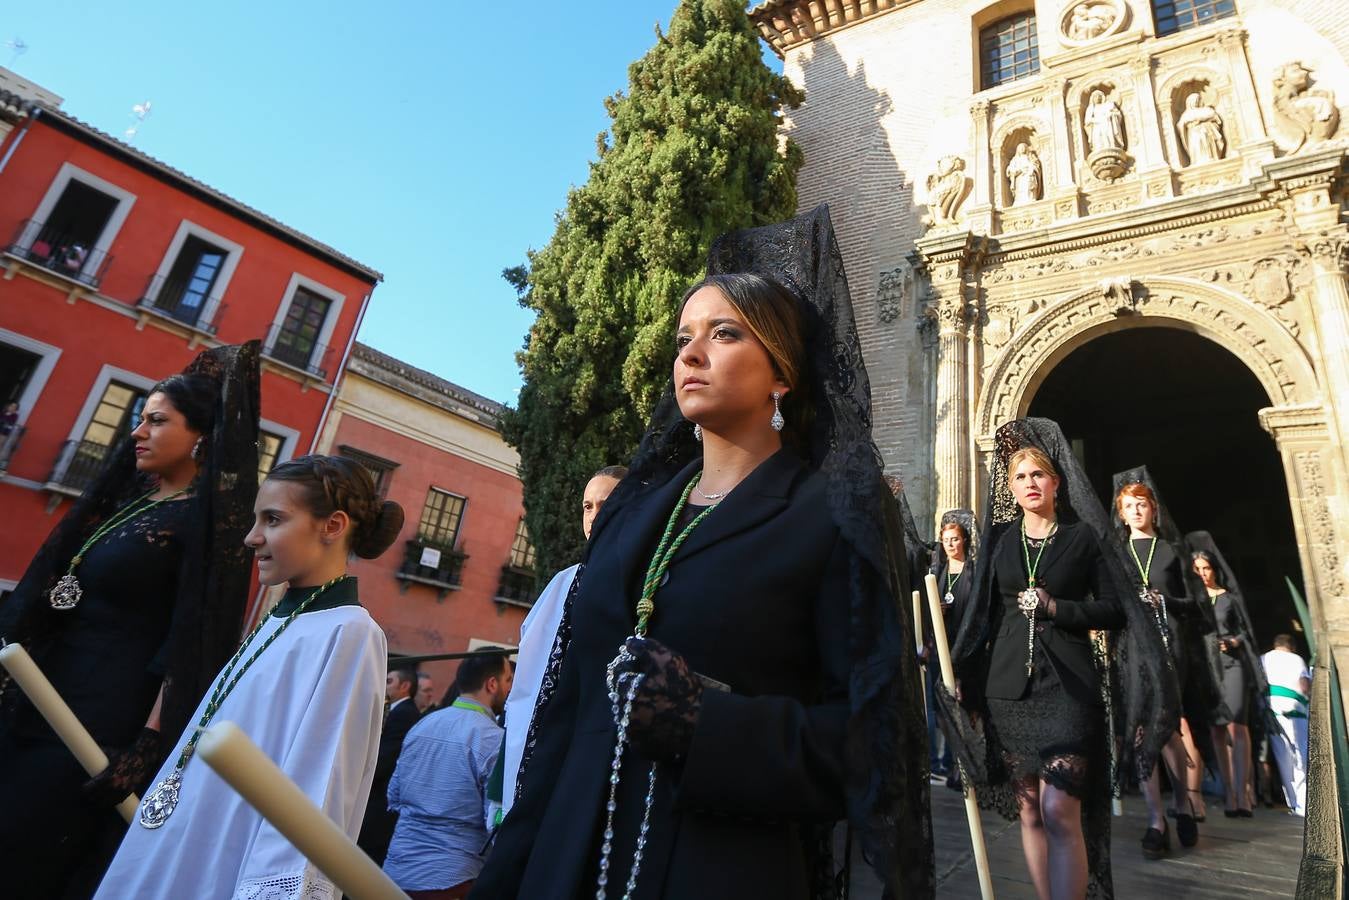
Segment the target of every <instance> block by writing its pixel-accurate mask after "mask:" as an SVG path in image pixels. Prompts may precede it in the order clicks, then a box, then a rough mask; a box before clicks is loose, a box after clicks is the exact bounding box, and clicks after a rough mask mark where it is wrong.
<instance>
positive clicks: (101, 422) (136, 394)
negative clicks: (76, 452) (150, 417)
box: [82, 381, 146, 448]
mask: <svg viewBox="0 0 1349 900" xmlns="http://www.w3.org/2000/svg"><path fill="white" fill-rule="evenodd" d="M145 398H146V392H145V391H143V390H141V389H140V388H133V387H129V386H127V385H125V384H121V383H119V382H116V381H110V382H108V386H107V387H105V388H104V389H103V396H102V397H100V398H99V399H98V406H97V407H95V408H94V415H93V418H91V419H90V420H89V424H88V425H87V426H85V429H84V437H83V438H82V441H83V442H84V443H85V444H90V445H97V446H99V447H105V448H106V447H112V446H113V445H115V444H116V443H117V442H118V441H120V440H121V439H122V438H124V437H126V436H127V435H128V434H130V433H131V431H132V429H134V428H135V427H136V423H137V422H138V421H139V419H140V414H141V410H142V409H144V408H145Z"/></svg>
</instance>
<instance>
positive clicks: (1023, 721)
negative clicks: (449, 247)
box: [985, 521, 1124, 797]
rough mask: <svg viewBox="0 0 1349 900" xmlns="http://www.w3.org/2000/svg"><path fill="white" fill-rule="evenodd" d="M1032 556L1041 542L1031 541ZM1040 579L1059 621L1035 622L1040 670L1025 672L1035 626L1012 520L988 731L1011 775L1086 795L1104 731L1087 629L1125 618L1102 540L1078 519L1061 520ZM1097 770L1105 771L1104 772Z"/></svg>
mask: <svg viewBox="0 0 1349 900" xmlns="http://www.w3.org/2000/svg"><path fill="white" fill-rule="evenodd" d="M1027 543H1028V545H1029V548H1030V556H1031V558H1032V560H1033V559H1035V557H1036V554H1037V553H1039V552H1040V550H1041V547H1042V545H1043V542H1041V541H1035V540H1029V539H1028V541H1027ZM1043 549H1044V555H1043V556H1042V557H1041V558H1040V562H1039V565H1038V567H1037V571H1036V583H1037V584H1038V585H1039V586H1040V587H1043V588H1044V589H1045V590H1046V591H1048V592H1049V595H1050V596H1051V597H1053V598H1054V599H1055V601H1056V603H1057V609H1056V614H1055V618H1054V619H1052V620H1050V621H1043V620H1040V619H1038V618H1037V621H1036V623H1035V632H1034V655H1033V670H1032V673H1031V674H1030V675H1029V676H1027V674H1026V656H1027V652H1028V650H1027V643H1028V641H1027V636H1028V629H1029V627H1030V622H1029V620H1028V619H1027V617H1026V616H1025V615H1024V614H1023V613H1022V612H1021V611H1020V609H1019V608H1018V606H1017V595H1018V594H1019V593H1020V592H1021V591H1023V590H1025V589H1026V585H1027V582H1028V571H1027V566H1026V562H1025V553H1024V551H1023V549H1022V546H1021V531H1020V522H1019V521H1016V522H1012V523H1009V526H1008V527H1007V528H1006V529H1005V530H1004V531H1003V532H1002V534H1001V536H1000V537H999V539H998V541H997V544H996V546H995V547H994V548H993V550H992V552H993V553H994V562H993V566H994V570H993V592H994V597H995V598H996V600H1000V601H1001V602H996V601H995V603H994V604H993V606H992V611H993V615H994V617H995V621H994V622H993V623H992V625H991V629H990V633H991V634H992V635H993V642H992V646H991V648H990V660H989V672H988V679H987V682H986V684H985V696H986V698H987V702H988V711H989V718H990V721H989V729H990V731H991V733H992V736H993V737H994V739H995V741H996V743H997V745H998V746H1000V748H1001V751H1002V754H1003V760H1004V763H1005V765H1006V766H1007V770H1008V771H1007V774H1008V776H1009V777H1011V778H1012V779H1018V780H1019V779H1023V778H1027V777H1031V776H1038V777H1039V778H1040V779H1041V780H1043V781H1045V782H1046V783H1048V784H1050V785H1053V786H1054V787H1056V788H1059V789H1060V790H1064V791H1066V792H1068V793H1070V794H1072V795H1074V796H1077V797H1082V796H1084V795H1085V793H1086V792H1087V791H1088V790H1089V784H1088V779H1089V778H1090V777H1091V774H1092V773H1090V772H1089V771H1088V767H1087V760H1088V758H1090V757H1092V756H1095V755H1096V753H1095V752H1094V746H1093V745H1095V744H1099V743H1100V741H1101V739H1102V735H1103V731H1104V727H1105V710H1104V708H1103V703H1102V698H1101V686H1100V681H1099V677H1098V675H1097V671H1096V664H1095V662H1094V661H1093V658H1092V650H1091V643H1090V638H1089V636H1088V632H1089V631H1090V630H1092V629H1111V628H1119V627H1121V626H1122V625H1123V624H1124V613H1123V611H1122V610H1121V607H1120V600H1119V597H1118V595H1117V594H1116V591H1115V588H1114V584H1113V582H1112V581H1111V579H1110V578H1109V576H1108V575H1107V574H1106V571H1105V560H1104V556H1103V554H1102V552H1101V546H1100V543H1099V542H1098V541H1097V539H1096V536H1095V535H1094V534H1093V533H1092V532H1091V530H1090V529H1089V528H1088V527H1087V526H1086V525H1083V524H1081V523H1077V522H1073V523H1068V522H1064V523H1061V524H1060V526H1059V529H1058V531H1057V532H1056V533H1054V534H1053V535H1052V536H1050V537H1049V539H1048V546H1045V547H1043ZM1097 774H1099V773H1097Z"/></svg>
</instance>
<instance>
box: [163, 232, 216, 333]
mask: <svg viewBox="0 0 1349 900" xmlns="http://www.w3.org/2000/svg"><path fill="white" fill-rule="evenodd" d="M228 256H229V254H228V253H226V252H225V251H224V250H221V249H220V248H219V247H216V246H214V245H212V244H209V243H207V242H206V241H203V240H202V239H201V238H199V237H196V236H195V235H194V236H192V237H189V238H188V239H187V240H186V241H184V242H183V249H181V250H180V251H178V258H177V259H176V260H174V263H173V268H172V269H170V270H169V277H168V279H167V280H166V281H165V282H164V284H163V285H161V286H160V288H159V294H158V296H157V297H156V298H155V307H156V308H158V309H162V310H164V311H165V312H166V313H168V314H169V315H171V316H173V317H174V318H175V319H178V320H179V321H182V322H186V323H187V324H189V325H195V324H197V321H198V320H199V319H200V318H201V313H202V310H203V309H204V308H205V306H206V301H207V298H208V297H210V296H211V291H212V289H213V288H214V287H215V283H216V279H217V278H218V277H219V276H220V270H221V268H222V267H223V266H224V264H225V259H226V258H227V257H228Z"/></svg>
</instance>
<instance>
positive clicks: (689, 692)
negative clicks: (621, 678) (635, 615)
mask: <svg viewBox="0 0 1349 900" xmlns="http://www.w3.org/2000/svg"><path fill="white" fill-rule="evenodd" d="M627 650H628V653H629V654H631V656H632V657H633V658H632V660H631V662H628V663H627V664H626V665H625V666H624V669H625V670H627V671H630V672H635V673H639V674H641V675H644V676H645V677H644V678H643V679H642V683H641V685H640V686H639V687H638V688H637V693H636V694H635V695H634V696H633V698H632V718H631V719H630V721H629V723H628V740H629V741H630V742H631V744H632V747H633V749H634V750H636V751H637V752H638V753H640V754H641V755H642V756H645V757H646V758H647V759H654V760H657V761H661V762H668V761H670V760H673V759H677V758H678V757H680V756H683V755H684V754H685V753H687V752H688V749H689V745H690V744H692V743H693V729H694V728H695V727H696V726H697V724H698V713H699V711H700V710H701V709H702V701H703V685H702V682H701V681H699V680H698V676H697V675H695V674H694V673H693V670H692V669H690V668H689V666H688V663H687V662H685V661H684V657H682V656H680V655H679V654H678V653H675V652H674V651H673V650H671V649H670V648H668V647H666V646H665V645H664V644H661V643H659V642H658V641H653V640H651V639H650V638H638V637H631V638H628V641H627Z"/></svg>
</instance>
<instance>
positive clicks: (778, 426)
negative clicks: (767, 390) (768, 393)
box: [768, 391, 787, 431]
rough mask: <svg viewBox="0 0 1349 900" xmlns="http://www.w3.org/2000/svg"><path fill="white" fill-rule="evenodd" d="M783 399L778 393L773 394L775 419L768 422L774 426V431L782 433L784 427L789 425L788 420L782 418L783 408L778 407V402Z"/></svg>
mask: <svg viewBox="0 0 1349 900" xmlns="http://www.w3.org/2000/svg"><path fill="white" fill-rule="evenodd" d="M781 398H782V395H781V394H779V393H778V392H777V391H774V392H773V418H771V419H769V420H768V424H769V425H772V426H773V430H774V431H781V430H782V427H783V426H784V425H786V424H787V420H786V419H784V418H782V407H781V406H779V405H778V400H780V399H781Z"/></svg>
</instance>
